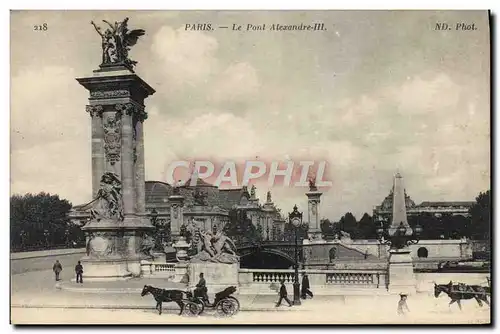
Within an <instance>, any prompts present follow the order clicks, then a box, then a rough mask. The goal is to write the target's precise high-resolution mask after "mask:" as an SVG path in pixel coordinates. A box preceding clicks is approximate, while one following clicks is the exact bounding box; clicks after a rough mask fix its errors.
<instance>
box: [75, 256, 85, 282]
mask: <svg viewBox="0 0 500 334" xmlns="http://www.w3.org/2000/svg"><path fill="white" fill-rule="evenodd" d="M75 273H76V283H83V266H82V263H81V262H80V261H78V264H77V265H76V266H75Z"/></svg>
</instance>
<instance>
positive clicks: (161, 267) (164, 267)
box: [152, 263, 175, 272]
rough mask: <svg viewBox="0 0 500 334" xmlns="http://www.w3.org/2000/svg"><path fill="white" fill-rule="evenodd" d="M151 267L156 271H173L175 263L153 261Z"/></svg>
mask: <svg viewBox="0 0 500 334" xmlns="http://www.w3.org/2000/svg"><path fill="white" fill-rule="evenodd" d="M152 266H153V268H152V271H153V272H155V271H158V272H165V271H170V272H175V263H153V264H152Z"/></svg>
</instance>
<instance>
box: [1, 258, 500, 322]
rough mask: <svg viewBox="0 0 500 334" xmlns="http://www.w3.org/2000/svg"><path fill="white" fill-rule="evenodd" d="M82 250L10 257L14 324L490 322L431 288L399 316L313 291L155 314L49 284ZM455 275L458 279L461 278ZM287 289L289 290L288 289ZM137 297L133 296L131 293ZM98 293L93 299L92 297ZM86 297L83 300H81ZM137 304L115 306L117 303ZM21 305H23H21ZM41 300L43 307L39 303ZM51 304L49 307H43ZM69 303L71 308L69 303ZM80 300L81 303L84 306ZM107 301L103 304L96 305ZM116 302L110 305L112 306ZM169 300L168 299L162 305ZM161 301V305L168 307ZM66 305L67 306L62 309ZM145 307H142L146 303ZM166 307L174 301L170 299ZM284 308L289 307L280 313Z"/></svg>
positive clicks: (366, 302) (389, 308)
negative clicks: (232, 306)
mask: <svg viewBox="0 0 500 334" xmlns="http://www.w3.org/2000/svg"><path fill="white" fill-rule="evenodd" d="M81 256H82V255H81V254H73V255H61V256H57V257H46V258H31V259H23V260H13V261H11V265H12V268H11V272H12V276H11V278H12V280H11V287H12V289H11V291H12V294H11V302H12V305H13V306H14V307H12V309H11V311H12V313H11V320H12V323H15V324H23V323H29V324H58V323H67V324H79V323H80V324H82V323H85V324H137V323H139V324H165V323H184V324H188V323H207V324H208V323H210V324H214V323H216V324H219V323H220V324H294V323H325V324H360V323H365V324H373V323H377V324H390V323H427V324H429V323H431V324H436V323H446V324H450V323H462V324H474V323H483V324H484V323H489V322H490V308H489V307H486V306H485V307H482V308H481V307H479V306H478V305H477V303H476V302H475V301H474V300H468V301H463V303H462V306H463V311H462V312H460V310H459V309H458V307H457V306H456V305H452V307H451V308H450V307H448V303H449V298H448V297H447V296H445V295H442V296H440V297H439V298H434V296H433V295H432V292H431V291H429V293H428V294H418V295H416V296H410V298H409V300H408V306H409V307H410V310H411V313H409V314H408V315H407V316H405V317H398V316H397V314H396V306H397V301H398V299H399V298H398V296H380V297H377V296H330V297H328V296H316V297H315V298H314V299H311V300H307V301H305V302H304V303H303V304H302V305H301V306H296V307H291V308H288V307H287V306H282V308H283V312H270V311H274V310H275V308H274V307H273V305H274V302H275V299H276V296H250V295H246V296H241V302H242V304H245V305H250V304H252V305H255V304H259V305H262V306H263V307H267V308H268V309H267V310H266V311H260V312H259V311H255V312H254V311H248V312H240V313H239V314H238V315H236V316H235V317H233V318H230V319H218V318H215V317H214V316H212V315H210V314H208V315H204V316H201V317H198V318H187V317H179V316H177V315H176V313H177V312H178V310H177V308H176V307H175V309H168V310H166V312H165V314H164V315H162V316H159V315H157V314H155V311H154V310H153V305H154V301H153V300H152V299H151V297H149V299H147V298H141V297H140V296H139V295H137V296H135V295H134V296H132V295H126V294H120V295H113V294H86V293H74V292H69V291H59V290H56V289H55V287H54V283H55V282H54V275H53V273H52V270H51V268H52V264H53V262H54V261H55V259H56V258H57V259H59V260H60V261H61V263H62V265H63V267H64V270H63V272H62V276H61V277H62V279H63V280H64V281H68V280H70V279H71V278H73V275H74V273H73V266H74V264H75V263H76V261H78V259H79V258H80V257H81ZM459 276H460V274H458V276H457V279H460V277H459ZM289 291H290V289H289ZM135 297H137V298H135ZM96 298H97V299H96ZM84 300H85V301H86V302H85V303H84V304H82V301H84ZM123 304H125V305H129V306H132V307H134V306H135V307H136V309H116V308H117V307H120V306H119V305H123ZM21 305H24V306H28V307H20V306H21ZM40 305H43V306H44V307H40ZM49 305H52V307H51V308H46V307H48V306H49ZM71 305H73V307H74V308H69V307H70V306H71ZM82 305H86V307H83V306H82ZM99 305H107V306H108V307H107V308H108V309H99V308H96V307H100V306H99ZM114 305H115V306H114ZM167 305H168V304H167ZM167 305H165V306H167ZM61 306H66V308H61ZM145 306H146V307H145ZM170 306H173V305H172V304H170ZM284 310H287V311H289V312H285V311H284Z"/></svg>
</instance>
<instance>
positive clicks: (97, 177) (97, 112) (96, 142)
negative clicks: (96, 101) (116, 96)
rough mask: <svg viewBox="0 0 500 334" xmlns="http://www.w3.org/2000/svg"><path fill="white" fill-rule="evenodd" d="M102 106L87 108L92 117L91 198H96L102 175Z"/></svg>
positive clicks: (103, 167)
mask: <svg viewBox="0 0 500 334" xmlns="http://www.w3.org/2000/svg"><path fill="white" fill-rule="evenodd" d="M102 109H103V108H102V106H100V105H97V106H87V111H88V112H89V113H90V116H91V117H92V125H91V126H92V135H91V137H92V148H91V149H92V198H96V196H97V192H98V191H99V188H100V181H101V176H102V174H104V169H105V160H104V159H105V157H104V131H103V128H102Z"/></svg>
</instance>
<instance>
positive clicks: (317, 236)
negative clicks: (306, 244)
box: [307, 230, 323, 241]
mask: <svg viewBox="0 0 500 334" xmlns="http://www.w3.org/2000/svg"><path fill="white" fill-rule="evenodd" d="M307 237H308V238H309V240H311V241H321V240H323V236H322V233H321V230H311V231H309V232H308V233H307Z"/></svg>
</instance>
